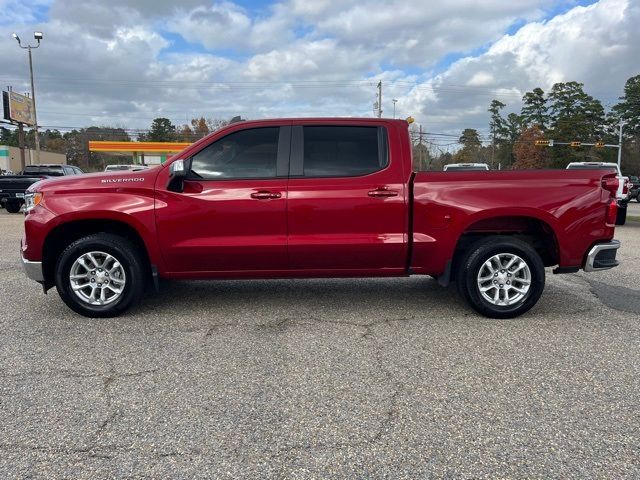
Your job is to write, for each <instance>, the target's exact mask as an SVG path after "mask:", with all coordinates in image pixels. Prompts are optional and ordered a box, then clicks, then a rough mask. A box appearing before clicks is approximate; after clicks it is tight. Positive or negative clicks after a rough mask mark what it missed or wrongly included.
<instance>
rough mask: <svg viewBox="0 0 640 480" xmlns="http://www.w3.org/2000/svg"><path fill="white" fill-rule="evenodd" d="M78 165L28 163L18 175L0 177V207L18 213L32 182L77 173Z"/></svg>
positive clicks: (80, 171)
mask: <svg viewBox="0 0 640 480" xmlns="http://www.w3.org/2000/svg"><path fill="white" fill-rule="evenodd" d="M81 173H82V170H80V169H79V168H78V167H74V166H72V165H58V164H42V165H28V166H26V167H25V169H24V171H22V172H21V173H20V175H4V176H1V177H0V207H2V208H6V209H7V212H9V213H18V212H19V211H20V208H21V207H22V205H23V204H24V194H25V192H26V190H27V188H29V186H31V185H32V184H34V183H36V182H38V181H40V180H42V179H44V178H49V177H61V176H65V175H79V174H81Z"/></svg>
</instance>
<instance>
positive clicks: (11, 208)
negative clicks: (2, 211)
mask: <svg viewBox="0 0 640 480" xmlns="http://www.w3.org/2000/svg"><path fill="white" fill-rule="evenodd" d="M4 208H6V209H7V212H9V213H18V212H19V211H20V202H18V201H16V200H9V201H8V202H7V203H5V205H4Z"/></svg>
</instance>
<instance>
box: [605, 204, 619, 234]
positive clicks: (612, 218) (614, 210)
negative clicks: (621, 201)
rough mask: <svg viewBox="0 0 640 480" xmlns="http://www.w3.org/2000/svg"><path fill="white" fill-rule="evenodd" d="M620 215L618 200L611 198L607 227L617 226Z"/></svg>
mask: <svg viewBox="0 0 640 480" xmlns="http://www.w3.org/2000/svg"><path fill="white" fill-rule="evenodd" d="M617 217H618V202H616V201H615V200H614V199H611V201H610V202H609V206H608V207H607V227H615V225H616V219H617Z"/></svg>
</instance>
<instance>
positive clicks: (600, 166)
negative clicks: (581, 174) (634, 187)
mask: <svg viewBox="0 0 640 480" xmlns="http://www.w3.org/2000/svg"><path fill="white" fill-rule="evenodd" d="M590 169H595V170H607V171H610V172H615V174H616V177H617V178H618V191H617V192H616V199H617V201H618V219H617V220H616V224H617V225H624V224H625V222H626V221H627V204H628V203H629V199H630V197H629V183H630V182H629V177H625V176H624V175H622V172H621V171H620V167H618V164H617V163H611V162H571V163H570V164H569V165H567V170H590Z"/></svg>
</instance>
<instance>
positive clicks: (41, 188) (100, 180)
mask: <svg viewBox="0 0 640 480" xmlns="http://www.w3.org/2000/svg"><path fill="white" fill-rule="evenodd" d="M160 170H161V167H160V166H156V167H152V168H148V169H146V170H138V171H135V172H132V171H129V170H116V171H112V172H99V173H85V174H82V175H69V176H64V177H51V178H46V179H44V180H40V181H38V182H36V183H34V184H33V185H31V186H30V187H29V189H28V190H27V191H28V192H36V191H37V192H48V191H55V192H59V193H61V192H63V191H73V190H83V191H86V190H88V189H96V190H102V189H105V188H122V187H125V186H126V187H136V186H145V187H148V186H149V185H153V183H154V182H155V178H156V176H157V175H158V173H159V172H160Z"/></svg>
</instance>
